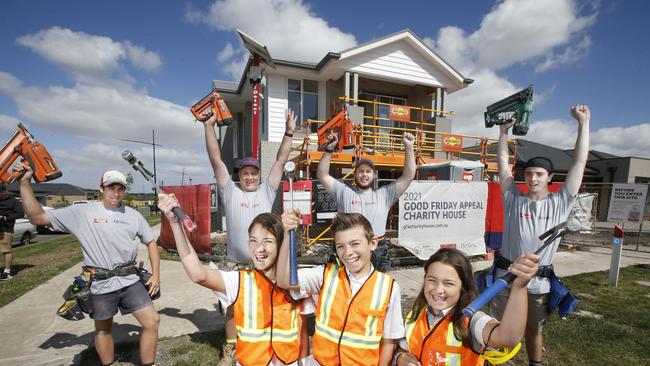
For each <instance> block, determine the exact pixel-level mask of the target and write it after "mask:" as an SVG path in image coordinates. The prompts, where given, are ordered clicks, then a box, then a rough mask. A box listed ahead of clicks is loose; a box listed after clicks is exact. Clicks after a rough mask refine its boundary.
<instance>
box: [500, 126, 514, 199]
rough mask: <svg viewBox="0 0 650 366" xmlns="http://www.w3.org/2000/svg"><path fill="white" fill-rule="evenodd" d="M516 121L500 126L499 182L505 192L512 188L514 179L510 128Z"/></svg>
mask: <svg viewBox="0 0 650 366" xmlns="http://www.w3.org/2000/svg"><path fill="white" fill-rule="evenodd" d="M513 124H514V123H508V124H505V125H500V126H499V143H498V146H497V165H498V166H499V184H500V185H501V192H502V193H503V192H505V191H507V190H508V188H510V185H511V184H512V182H513V181H514V177H513V176H512V171H510V166H509V165H508V155H509V154H508V130H509V129H510V127H512V125H513Z"/></svg>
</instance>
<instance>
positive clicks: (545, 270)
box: [494, 252, 553, 278]
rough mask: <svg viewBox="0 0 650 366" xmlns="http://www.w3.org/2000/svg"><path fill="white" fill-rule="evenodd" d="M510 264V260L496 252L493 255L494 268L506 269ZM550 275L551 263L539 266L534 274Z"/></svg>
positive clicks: (551, 270)
mask: <svg viewBox="0 0 650 366" xmlns="http://www.w3.org/2000/svg"><path fill="white" fill-rule="evenodd" d="M511 264H512V261H510V260H509V259H508V258H506V257H503V256H502V255H501V254H499V253H498V252H497V254H496V255H495V256H494V266H495V267H496V268H499V269H502V270H504V271H507V270H508V268H510V265H511ZM552 275H553V265H552V264H549V265H546V266H539V269H538V270H537V274H536V276H539V277H544V278H551V276H552Z"/></svg>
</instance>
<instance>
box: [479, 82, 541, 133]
mask: <svg viewBox="0 0 650 366" xmlns="http://www.w3.org/2000/svg"><path fill="white" fill-rule="evenodd" d="M531 113H533V86H532V85H531V86H529V87H528V88H526V89H524V90H521V91H518V92H516V93H515V94H513V95H511V96H509V97H507V98H504V99H502V100H500V101H498V102H496V103H493V104H491V105H489V106H488V107H487V111H486V112H485V113H483V115H484V116H485V127H486V128H490V127H492V126H494V125H504V124H507V123H510V122H512V121H514V122H515V124H514V126H512V133H513V134H514V135H517V136H525V135H526V133H528V125H529V122H530V115H531Z"/></svg>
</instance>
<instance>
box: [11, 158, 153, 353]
mask: <svg viewBox="0 0 650 366" xmlns="http://www.w3.org/2000/svg"><path fill="white" fill-rule="evenodd" d="M14 169H15V170H16V171H19V172H21V173H22V176H21V178H20V196H21V198H22V204H23V209H24V210H25V214H26V216H27V218H28V219H29V221H30V222H31V223H32V224H34V225H39V226H51V227H52V228H53V229H55V230H56V231H63V232H68V233H72V234H73V235H74V236H75V237H76V238H77V239H78V240H79V243H80V244H81V249H82V252H83V255H84V266H85V267H92V268H94V269H95V272H94V273H93V275H92V276H93V277H92V278H93V281H92V283H91V285H90V293H91V298H92V311H93V312H92V317H93V319H94V321H95V348H96V349H97V353H98V354H99V359H100V361H101V363H102V365H111V364H112V363H113V361H114V351H113V350H114V344H113V334H112V328H113V317H114V316H115V314H117V310H118V309H119V310H120V312H121V313H122V315H125V314H133V316H134V317H135V318H136V319H137V320H138V322H140V324H141V325H142V331H141V333H140V360H141V362H142V365H153V364H154V362H155V357H156V347H157V343H158V324H159V323H160V316H159V315H158V312H157V311H156V309H155V308H154V306H153V303H152V301H151V296H154V295H155V294H156V293H157V292H158V290H159V288H160V256H159V253H158V248H157V245H156V242H155V241H154V239H155V237H154V234H153V232H152V230H151V228H150V227H149V224H148V223H147V222H146V221H145V219H144V217H142V215H141V214H140V213H139V212H138V211H136V210H134V209H132V208H131V207H127V206H125V205H123V204H122V200H123V199H124V195H125V192H126V187H127V183H126V176H124V174H122V173H121V172H118V171H116V170H109V171H106V172H105V173H104V174H102V177H101V180H100V186H99V191H100V192H101V200H100V201H90V202H88V203H86V204H83V205H72V206H68V207H65V208H61V209H56V210H48V211H44V210H43V208H42V207H41V205H40V204H39V203H38V201H37V200H36V197H35V196H34V191H33V189H32V184H31V179H32V175H33V173H34V172H33V171H32V168H31V167H30V166H28V165H26V164H22V165H18V166H16V167H15V168H14ZM138 243H142V244H145V245H146V246H147V249H148V252H149V260H150V262H151V269H152V270H151V272H152V275H151V278H150V279H149V281H148V282H147V283H146V284H143V283H142V281H141V280H140V277H139V276H138V275H137V274H136V273H135V271H133V270H130V269H131V268H132V267H133V265H134V263H135V261H136V259H137V255H138ZM100 275H101V276H100ZM145 286H148V287H149V290H148V291H147V289H146V288H145Z"/></svg>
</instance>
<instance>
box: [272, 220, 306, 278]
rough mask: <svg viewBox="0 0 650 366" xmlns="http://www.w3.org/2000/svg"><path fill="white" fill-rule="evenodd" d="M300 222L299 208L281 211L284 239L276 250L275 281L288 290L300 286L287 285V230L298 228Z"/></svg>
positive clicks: (288, 252) (288, 253)
mask: <svg viewBox="0 0 650 366" xmlns="http://www.w3.org/2000/svg"><path fill="white" fill-rule="evenodd" d="M299 224H300V210H299V209H297V208H294V209H293V210H292V209H290V208H287V209H285V210H284V212H283V213H282V226H284V239H283V241H282V245H281V246H280V251H279V252H278V263H277V264H276V267H275V281H276V283H277V284H278V286H279V287H281V288H284V289H290V290H300V286H299V285H298V286H293V287H292V286H291V285H289V275H290V274H289V255H290V251H289V246H290V245H289V240H290V239H289V231H290V230H291V229H294V230H295V229H298V225H299Z"/></svg>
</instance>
